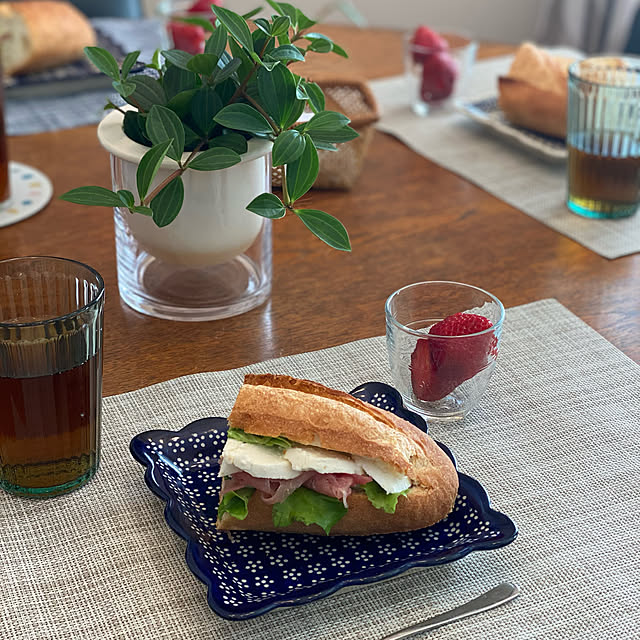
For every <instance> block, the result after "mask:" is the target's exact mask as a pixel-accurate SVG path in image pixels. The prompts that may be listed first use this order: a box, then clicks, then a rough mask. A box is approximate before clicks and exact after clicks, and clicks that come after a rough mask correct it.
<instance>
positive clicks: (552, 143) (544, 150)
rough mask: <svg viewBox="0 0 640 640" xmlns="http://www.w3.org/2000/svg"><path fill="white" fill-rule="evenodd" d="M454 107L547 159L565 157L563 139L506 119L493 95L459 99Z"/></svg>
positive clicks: (563, 158) (561, 159)
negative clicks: (477, 98)
mask: <svg viewBox="0 0 640 640" xmlns="http://www.w3.org/2000/svg"><path fill="white" fill-rule="evenodd" d="M455 108H456V110H457V111H459V112H460V113H462V114H464V115H466V116H468V117H469V118H471V119H473V120H475V121H476V122H479V123H480V124H482V125H484V126H485V127H487V128H488V129H491V130H492V131H494V132H496V133H497V134H499V135H501V136H503V137H505V138H508V139H510V140H513V141H514V142H516V143H518V144H519V145H521V146H523V147H526V148H527V149H529V150H531V151H533V152H534V153H536V154H537V155H538V156H541V157H542V158H545V159H547V160H554V161H563V160H566V159H567V145H566V144H565V143H564V140H560V139H558V138H553V137H551V136H546V135H544V134H543V133H536V132H535V131H530V130H529V129H523V128H521V127H516V126H515V125H513V124H511V123H510V122H508V121H507V120H506V118H505V117H504V114H503V113H502V110H501V109H500V107H498V99H497V98H495V97H492V98H486V99H484V100H477V101H475V102H466V101H462V100H459V101H457V102H456V103H455Z"/></svg>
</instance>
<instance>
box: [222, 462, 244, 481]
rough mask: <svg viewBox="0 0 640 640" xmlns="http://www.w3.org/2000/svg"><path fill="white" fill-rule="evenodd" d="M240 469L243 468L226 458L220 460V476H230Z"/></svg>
mask: <svg viewBox="0 0 640 640" xmlns="http://www.w3.org/2000/svg"><path fill="white" fill-rule="evenodd" d="M238 471H242V469H240V468H239V467H236V465H235V464H231V463H230V462H228V461H227V459H226V458H222V459H221V460H220V471H218V478H223V477H224V476H230V475H231V474H233V473H238Z"/></svg>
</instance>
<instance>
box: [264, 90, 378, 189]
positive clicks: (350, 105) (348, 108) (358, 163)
mask: <svg viewBox="0 0 640 640" xmlns="http://www.w3.org/2000/svg"><path fill="white" fill-rule="evenodd" d="M314 80H315V82H317V84H318V85H319V86H320V88H321V89H322V91H323V92H324V95H325V109H327V110H328V111H340V112H341V113H344V114H345V115H346V116H347V117H349V118H350V119H351V123H350V126H351V127H353V128H354V129H355V130H356V131H357V132H358V133H359V134H360V135H359V137H358V138H355V139H354V140H350V141H349V142H345V143H343V144H339V145H338V150H337V151H322V150H320V151H318V159H319V161H320V170H319V172H318V178H317V180H316V182H315V184H314V185H313V186H314V188H316V189H344V190H348V189H351V187H352V186H353V185H354V183H355V181H356V180H357V179H358V176H359V175H360V172H361V171H362V167H363V165H364V160H365V157H366V154H367V149H368V148H369V144H370V143H371V139H372V137H373V133H374V129H373V125H374V123H375V122H376V121H377V120H378V118H379V113H378V106H377V104H376V100H375V98H374V96H373V93H371V89H369V86H368V85H367V83H366V82H364V81H363V80H359V79H354V78H322V79H317V78H314ZM271 179H272V184H273V186H274V187H279V186H281V184H282V167H275V168H274V169H273V174H272V177H271Z"/></svg>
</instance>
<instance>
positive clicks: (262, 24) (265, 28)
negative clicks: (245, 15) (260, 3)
mask: <svg viewBox="0 0 640 640" xmlns="http://www.w3.org/2000/svg"><path fill="white" fill-rule="evenodd" d="M253 24H255V25H256V27H258V29H260V31H262V33H266V34H267V35H268V36H270V35H271V23H270V22H269V21H268V20H267V19H266V18H258V19H257V20H254V21H253Z"/></svg>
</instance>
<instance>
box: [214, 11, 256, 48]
mask: <svg viewBox="0 0 640 640" xmlns="http://www.w3.org/2000/svg"><path fill="white" fill-rule="evenodd" d="M211 9H212V10H213V12H214V13H215V14H216V18H218V20H219V21H220V24H222V26H223V27H224V28H225V29H226V30H227V31H228V32H229V33H230V34H231V35H232V36H233V37H234V38H235V39H236V40H237V41H238V42H239V43H240V44H241V45H242V46H243V47H244V48H245V49H246V50H247V51H249V52H252V51H253V40H252V39H251V31H250V30H249V26H248V25H247V23H246V21H245V20H244V18H243V17H242V16H240V15H238V14H237V13H235V12H234V11H231V10H230V9H224V8H223V7H218V6H212V7H211Z"/></svg>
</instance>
